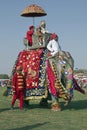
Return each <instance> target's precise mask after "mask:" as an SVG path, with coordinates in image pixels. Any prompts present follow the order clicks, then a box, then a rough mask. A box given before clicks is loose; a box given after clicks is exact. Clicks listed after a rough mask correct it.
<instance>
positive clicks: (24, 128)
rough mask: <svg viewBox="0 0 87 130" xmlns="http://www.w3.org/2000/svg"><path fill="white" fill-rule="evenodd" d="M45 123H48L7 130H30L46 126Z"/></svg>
mask: <svg viewBox="0 0 87 130" xmlns="http://www.w3.org/2000/svg"><path fill="white" fill-rule="evenodd" d="M47 123H49V122H44V123H37V124H34V125H29V126H25V127H21V128H13V129H9V130H32V129H34V128H37V127H40V126H43V125H46V124H47Z"/></svg>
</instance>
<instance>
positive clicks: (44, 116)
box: [0, 87, 87, 130]
mask: <svg viewBox="0 0 87 130" xmlns="http://www.w3.org/2000/svg"><path fill="white" fill-rule="evenodd" d="M5 89H6V88H1V87H0V130H87V96H85V95H82V94H80V93H79V92H77V91H75V92H74V98H73V100H72V102H71V103H70V104H69V106H68V107H64V106H63V104H64V101H63V100H62V99H60V104H61V107H62V111H61V112H53V111H51V110H50V105H51V104H50V103H49V106H48V108H41V107H40V106H39V101H38V100H36V101H35V100H33V101H30V106H29V107H28V108H26V111H20V110H19V109H18V101H16V104H15V107H16V108H15V109H14V110H10V103H11V98H10V97H5V96H3V92H4V91H5Z"/></svg>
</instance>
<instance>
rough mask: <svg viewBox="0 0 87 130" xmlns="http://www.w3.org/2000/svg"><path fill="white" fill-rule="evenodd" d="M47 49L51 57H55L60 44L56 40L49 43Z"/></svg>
mask: <svg viewBox="0 0 87 130" xmlns="http://www.w3.org/2000/svg"><path fill="white" fill-rule="evenodd" d="M47 49H48V50H49V51H50V52H51V55H52V56H54V55H55V54H56V53H57V52H58V50H59V47H58V42H57V41H55V40H54V39H53V40H51V41H49V43H48V45H47Z"/></svg>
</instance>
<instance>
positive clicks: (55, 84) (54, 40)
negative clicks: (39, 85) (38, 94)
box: [47, 33, 69, 111]
mask: <svg viewBox="0 0 87 130" xmlns="http://www.w3.org/2000/svg"><path fill="white" fill-rule="evenodd" d="M47 49H48V51H49V52H48V59H47V77H48V84H49V91H50V93H51V97H52V108H51V109H52V110H54V111H61V107H60V105H59V102H58V98H59V97H61V98H63V99H64V100H65V102H67V103H68V102H69V96H68V94H67V90H66V89H65V88H64V86H63V84H61V81H60V80H59V76H58V72H57V71H58V70H57V69H58V68H57V62H58V36H57V34H55V33H53V34H52V35H51V37H50V41H49V43H48V45H47Z"/></svg>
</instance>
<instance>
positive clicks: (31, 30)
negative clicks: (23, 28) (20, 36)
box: [26, 26, 34, 46]
mask: <svg viewBox="0 0 87 130" xmlns="http://www.w3.org/2000/svg"><path fill="white" fill-rule="evenodd" d="M29 29H30V30H29V31H27V34H26V38H27V39H28V44H29V45H30V46H32V43H33V42H32V35H33V33H34V26H30V27H29Z"/></svg>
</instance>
